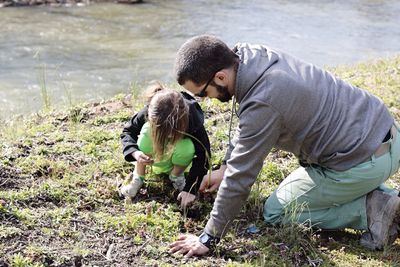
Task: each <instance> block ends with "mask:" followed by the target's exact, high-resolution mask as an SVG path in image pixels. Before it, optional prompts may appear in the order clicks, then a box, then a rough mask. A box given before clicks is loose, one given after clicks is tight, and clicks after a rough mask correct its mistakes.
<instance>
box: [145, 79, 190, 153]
mask: <svg viewBox="0 0 400 267" xmlns="http://www.w3.org/2000/svg"><path fill="white" fill-rule="evenodd" d="M147 102H148V105H149V108H148V119H149V123H150V127H151V137H152V138H151V139H152V141H153V152H154V158H155V159H156V160H160V159H162V157H163V155H164V154H165V153H166V152H169V150H170V149H171V148H173V147H174V146H175V144H176V143H177V142H178V141H179V140H180V139H181V138H182V137H183V134H184V132H186V131H187V129H188V127H189V107H188V105H187V104H186V102H185V100H184V98H183V96H182V94H180V93H179V92H177V91H174V90H171V89H167V88H165V87H164V86H162V85H161V84H160V83H159V82H157V83H154V84H153V85H151V86H150V87H149V89H148V90H147Z"/></svg>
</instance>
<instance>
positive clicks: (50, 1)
mask: <svg viewBox="0 0 400 267" xmlns="http://www.w3.org/2000/svg"><path fill="white" fill-rule="evenodd" d="M98 2H114V3H123V4H141V3H143V2H144V1H143V0H0V8H2V7H22V6H43V5H50V6H74V5H77V6H87V5H90V4H93V3H98Z"/></svg>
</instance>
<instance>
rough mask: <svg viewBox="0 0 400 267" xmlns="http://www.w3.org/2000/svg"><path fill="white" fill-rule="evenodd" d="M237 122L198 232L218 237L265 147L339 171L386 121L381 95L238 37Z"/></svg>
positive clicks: (373, 141) (374, 141)
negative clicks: (207, 214) (212, 199)
mask: <svg viewBox="0 0 400 267" xmlns="http://www.w3.org/2000/svg"><path fill="white" fill-rule="evenodd" d="M235 51H236V54H237V55H238V56H239V58H240V63H239V67H238V70H237V75H236V87H235V98H236V100H237V102H238V103H239V109H238V116H239V125H238V128H237V130H236V134H235V138H234V139H233V141H232V144H230V147H229V149H228V151H227V153H226V156H225V159H226V160H227V169H226V171H225V174H224V178H223V181H222V183H221V185H220V187H219V191H218V194H217V198H216V200H215V203H214V207H213V210H212V212H211V217H210V219H209V221H208V223H207V225H206V228H205V231H206V232H207V233H208V234H210V235H213V236H219V237H221V236H223V235H224V234H225V232H226V230H227V228H228V225H229V222H230V221H231V220H232V219H234V217H235V216H236V214H237V213H238V212H239V211H240V209H241V207H242V205H243V204H244V202H245V201H246V199H247V197H248V195H249V193H250V189H251V186H252V185H253V183H254V182H255V179H256V178H257V176H258V174H259V172H260V170H261V168H262V165H263V162H264V159H265V157H266V156H267V155H268V153H269V152H270V150H271V148H272V147H276V148H278V149H282V150H285V151H289V152H292V153H293V154H294V155H296V156H297V157H298V158H299V159H300V160H301V161H302V162H305V163H309V164H317V165H320V166H323V167H326V168H330V169H333V170H337V171H344V170H347V169H350V168H351V167H354V166H356V165H357V164H359V163H362V162H364V161H366V160H367V159H368V158H369V157H371V156H372V155H373V153H374V151H376V149H377V148H378V147H379V145H380V144H381V143H382V140H383V139H384V137H385V135H386V134H387V132H388V131H389V129H390V127H391V126H392V125H393V122H394V121H393V118H392V116H391V115H390V113H389V111H388V109H387V108H386V107H385V106H384V104H383V102H382V101H381V100H380V99H378V98H377V97H375V96H373V95H371V94H370V93H368V92H366V91H364V90H362V89H359V88H357V87H355V86H352V85H350V84H349V83H347V82H345V81H342V80H340V79H338V78H335V77H334V76H333V75H332V74H331V73H329V72H327V71H324V70H322V69H320V68H318V67H315V66H313V65H311V64H307V63H305V62H302V61H300V60H298V59H296V58H294V57H291V56H289V55H287V54H284V53H282V52H279V51H277V50H272V49H270V48H268V47H265V46H260V45H250V44H238V45H236V47H235Z"/></svg>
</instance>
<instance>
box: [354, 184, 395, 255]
mask: <svg viewBox="0 0 400 267" xmlns="http://www.w3.org/2000/svg"><path fill="white" fill-rule="evenodd" d="M367 220H368V229H369V232H367V233H364V234H363V235H362V236H361V239H360V244H361V245H362V246H364V247H367V248H369V249H373V250H376V249H377V250H381V249H383V248H384V246H387V245H390V244H392V243H393V242H394V241H395V240H396V238H397V234H398V223H399V221H400V198H399V197H398V196H391V195H389V194H386V193H384V192H382V191H378V190H374V191H372V192H371V193H369V194H368V195H367Z"/></svg>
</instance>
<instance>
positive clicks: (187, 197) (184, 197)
mask: <svg viewBox="0 0 400 267" xmlns="http://www.w3.org/2000/svg"><path fill="white" fill-rule="evenodd" d="M176 199H177V200H178V201H179V200H180V201H181V208H185V207H187V206H188V205H189V204H190V203H192V202H193V201H194V200H195V199H196V196H195V195H193V194H191V193H188V192H185V191H182V192H180V193H179V195H178V197H177V198H176Z"/></svg>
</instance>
